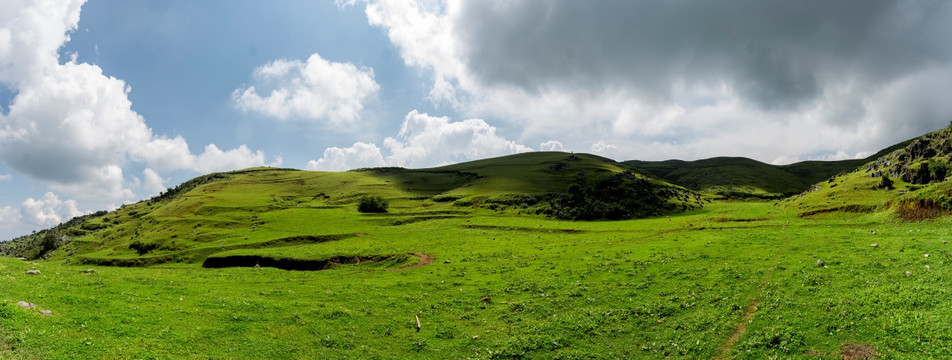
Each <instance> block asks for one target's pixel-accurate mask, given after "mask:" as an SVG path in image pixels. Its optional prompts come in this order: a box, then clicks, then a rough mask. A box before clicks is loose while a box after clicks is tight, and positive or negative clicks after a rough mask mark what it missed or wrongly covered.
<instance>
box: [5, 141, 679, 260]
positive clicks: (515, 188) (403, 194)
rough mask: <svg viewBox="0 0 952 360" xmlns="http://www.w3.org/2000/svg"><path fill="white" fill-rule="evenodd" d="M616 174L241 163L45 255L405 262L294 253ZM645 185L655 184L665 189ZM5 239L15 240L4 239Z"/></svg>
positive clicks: (95, 221) (599, 168)
mask: <svg viewBox="0 0 952 360" xmlns="http://www.w3.org/2000/svg"><path fill="white" fill-rule="evenodd" d="M626 170H630V169H629V168H628V167H627V166H625V165H623V164H619V163H615V162H614V161H611V160H608V159H604V158H599V157H595V156H591V155H570V154H566V153H557V152H546V153H530V154H518V155H512V156H506V157H502V158H497V159H489V160H482V161H476V162H471V163H463V164H458V165H453V166H446V167H441V168H434V169H422V170H408V169H397V168H380V169H362V170H357V171H349V172H340V173H332V172H307V171H296V170H286V169H268V168H259V169H248V170H243V171H236V172H231V173H225V174H216V175H213V176H204V177H201V178H199V179H197V181H191V182H189V183H186V185H183V187H182V189H181V190H179V191H173V192H172V193H173V194H174V196H164V197H160V198H156V199H152V200H149V201H143V202H140V203H137V204H133V205H128V206H124V207H122V208H121V209H119V210H117V211H114V212H111V213H109V214H106V215H104V216H99V217H93V218H90V219H86V220H85V221H84V222H82V223H79V224H74V225H72V226H71V227H67V228H65V229H58V230H57V231H58V232H59V233H65V234H68V235H69V236H70V237H71V238H72V241H71V242H70V243H68V244H67V245H65V246H64V247H63V249H61V250H60V251H57V252H54V253H53V258H54V259H57V260H60V261H77V262H81V263H87V264H100V265H119V266H141V265H154V264H159V263H166V262H201V261H203V260H204V259H205V258H206V257H208V256H210V255H212V254H215V253H229V254H244V253H249V252H258V253H263V252H264V250H261V249H262V248H274V247H288V246H291V247H289V248H288V249H287V250H271V253H274V252H275V251H277V252H291V253H293V254H297V256H298V257H302V258H308V259H315V260H322V259H329V258H332V257H343V256H347V257H355V258H359V257H361V256H391V257H401V258H408V257H409V255H408V254H403V253H394V254H390V253H387V254H382V253H381V254H376V253H375V254H365V253H348V252H346V251H345V250H340V249H338V251H337V252H336V253H324V252H313V251H298V250H297V249H298V247H308V246H310V245H312V244H313V243H315V242H324V241H337V240H339V239H340V238H343V237H353V236H359V234H360V233H362V232H363V229H364V227H365V226H366V222H367V221H365V220H368V221H371V222H374V223H377V224H385V225H387V224H389V225H393V224H404V223H412V222H416V221H431V220H434V219H441V218H453V217H459V216H464V215H468V214H470V213H471V212H473V211H479V209H480V207H478V206H476V207H474V205H473V204H475V205H480V204H492V206H491V208H492V209H494V210H496V211H512V212H516V213H519V212H525V213H529V212H535V211H534V210H535V209H536V208H540V207H546V206H547V203H544V202H543V203H538V202H534V201H537V200H535V199H534V198H533V196H535V195H539V194H544V193H560V192H562V191H564V190H565V189H566V188H568V185H569V184H570V183H571V182H573V181H574V180H575V179H576V178H578V177H579V176H582V177H584V178H587V179H589V181H595V180H597V179H600V178H602V177H605V176H607V175H609V174H613V173H619V172H623V171H626ZM654 181H655V182H657V183H658V184H659V185H658V186H670V185H667V184H664V183H662V182H660V181H657V180H654ZM368 194H372V195H376V196H382V197H384V198H387V199H389V201H390V210H391V211H390V213H389V214H383V215H367V216H363V217H358V216H356V215H358V214H357V213H356V205H355V202H356V200H357V199H358V198H359V197H361V196H364V195H368ZM672 201H677V200H672ZM42 236H43V234H39V235H37V236H36V237H42ZM18 243H24V241H20V242H18ZM15 245H21V244H6V246H9V247H13V246H15ZM407 261H412V259H409V258H408V260H407ZM398 263H399V262H398Z"/></svg>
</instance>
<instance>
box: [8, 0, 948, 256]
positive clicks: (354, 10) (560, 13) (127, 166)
mask: <svg viewBox="0 0 952 360" xmlns="http://www.w3.org/2000/svg"><path fill="white" fill-rule="evenodd" d="M948 34H952V2H949V1H942V0H936V1H929V0H921V1H902V0H897V1H879V0H847V1H836V2H830V1H827V0H803V1H764V0H732V1H707V0H672V1H648V0H644V1H641V0H620V1H613V0H606V1H599V2H588V1H584V2H580V1H549V0H516V1H513V0H484V1H466V2H464V1H443V0H336V1H334V0H327V1H314V0H300V1H297V0H282V1H275V2H265V1H252V0H208V1H191V0H166V1H141V0H90V1H85V0H2V4H0V240H3V239H9V238H12V237H15V236H18V235H23V234H28V233H30V232H31V231H35V230H38V229H43V228H47V227H50V226H53V225H56V224H58V223H60V222H62V221H66V220H68V219H69V218H71V217H73V216H77V215H82V214H85V213H89V212H94V211H98V210H109V209H115V208H116V207H118V206H121V205H123V204H128V203H132V202H135V201H139V200H142V199H145V198H148V197H151V196H154V195H157V194H159V193H160V192H162V191H164V190H165V189H167V188H169V187H174V186H176V185H178V184H180V183H181V182H183V181H185V180H188V179H190V178H193V177H195V176H198V175H201V174H205V173H209V172H216V171H229V170H235V169H242V168H247V167H252V166H274V167H286V168H296V169H305V170H333V171H340V170H347V169H353V168H358V167H372V166H402V167H410V168H420V167H430V166H437V165H442V164H448V163H455V162H461V161H468V160H475V159H481V158H487V157H494V156H500V155H506V154H512V153H518V152H526V151H540V150H546V151H551V150H556V151H574V152H585V153H594V154H599V155H602V156H606V157H610V158H613V159H616V160H630V159H639V160H665V159H673V158H678V159H685V160H694V159H702V158H709V157H715V156H744V157H749V158H753V159H757V160H760V161H764V162H768V163H774V164H786V163H792V162H796V161H802V160H814V159H819V160H836V159H847V158H859V157H864V156H867V155H869V154H872V153H875V152H876V151H878V150H880V149H882V148H884V147H886V146H889V145H892V144H894V143H897V142H900V141H903V140H906V139H909V138H912V137H916V136H918V135H921V134H924V133H927V132H929V131H933V130H936V129H939V128H941V127H943V126H947V125H948V124H949V123H950V121H952V101H949V100H948V94H949V93H950V92H949V90H948V89H949V84H952V41H949V40H948V39H949V37H948Z"/></svg>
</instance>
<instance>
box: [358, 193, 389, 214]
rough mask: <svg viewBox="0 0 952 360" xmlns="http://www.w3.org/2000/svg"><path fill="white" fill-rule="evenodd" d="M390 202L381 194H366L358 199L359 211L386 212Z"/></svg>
mask: <svg viewBox="0 0 952 360" xmlns="http://www.w3.org/2000/svg"><path fill="white" fill-rule="evenodd" d="M388 207H390V203H388V202H387V200H384V198H382V197H380V196H364V197H362V198H360V200H358V201H357V211H360V212H362V213H385V212H387V208H388Z"/></svg>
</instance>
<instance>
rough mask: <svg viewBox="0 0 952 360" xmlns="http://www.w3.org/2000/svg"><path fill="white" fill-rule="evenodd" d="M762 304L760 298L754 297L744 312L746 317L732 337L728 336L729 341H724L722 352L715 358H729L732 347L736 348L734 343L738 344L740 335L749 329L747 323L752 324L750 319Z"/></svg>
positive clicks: (719, 359)
mask: <svg viewBox="0 0 952 360" xmlns="http://www.w3.org/2000/svg"><path fill="white" fill-rule="evenodd" d="M758 306H760V299H754V301H753V302H751V303H750V305H748V306H747V311H746V312H744V317H743V318H742V319H741V320H740V322H739V323H737V327H736V328H734V333H733V334H731V337H729V338H727V341H725V342H724V344H723V345H721V347H720V354H719V355H718V356H716V357H714V358H715V359H718V360H721V359H727V358H728V355H730V353H731V349H733V348H734V345H736V344H737V340H739V339H740V336H741V335H743V334H744V332H745V331H747V324H750V319H753V318H754V314H756V313H757V307H758Z"/></svg>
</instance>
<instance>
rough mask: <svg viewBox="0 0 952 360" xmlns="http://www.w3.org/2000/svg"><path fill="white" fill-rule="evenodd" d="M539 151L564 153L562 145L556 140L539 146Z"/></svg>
mask: <svg viewBox="0 0 952 360" xmlns="http://www.w3.org/2000/svg"><path fill="white" fill-rule="evenodd" d="M539 149H541V150H544V151H565V148H564V147H562V143H561V142H559V141H556V140H549V141H546V142H544V143H541V144H539Z"/></svg>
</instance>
